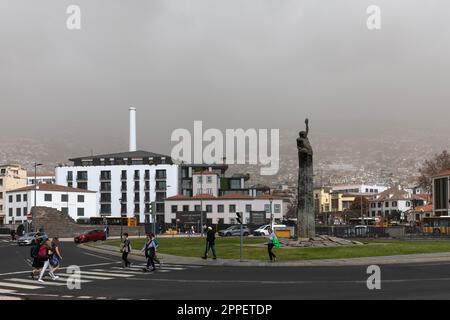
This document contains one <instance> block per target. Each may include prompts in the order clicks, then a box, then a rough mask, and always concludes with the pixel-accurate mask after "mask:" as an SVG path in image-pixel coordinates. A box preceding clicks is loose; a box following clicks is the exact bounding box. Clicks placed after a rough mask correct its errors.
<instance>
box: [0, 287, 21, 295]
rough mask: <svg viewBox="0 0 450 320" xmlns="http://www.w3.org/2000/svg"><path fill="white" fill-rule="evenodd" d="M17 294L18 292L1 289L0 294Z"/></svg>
mask: <svg viewBox="0 0 450 320" xmlns="http://www.w3.org/2000/svg"><path fill="white" fill-rule="evenodd" d="M15 292H17V290H8V289H1V288H0V293H1V294H7V293H15Z"/></svg>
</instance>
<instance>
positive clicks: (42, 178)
mask: <svg viewBox="0 0 450 320" xmlns="http://www.w3.org/2000/svg"><path fill="white" fill-rule="evenodd" d="M55 182H56V177H55V174H54V173H37V174H36V180H35V176H34V172H28V177H27V185H29V186H31V185H35V184H44V183H55Z"/></svg>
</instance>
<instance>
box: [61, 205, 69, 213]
mask: <svg viewBox="0 0 450 320" xmlns="http://www.w3.org/2000/svg"><path fill="white" fill-rule="evenodd" d="M61 212H62V213H64V214H69V208H67V207H62V208H61Z"/></svg>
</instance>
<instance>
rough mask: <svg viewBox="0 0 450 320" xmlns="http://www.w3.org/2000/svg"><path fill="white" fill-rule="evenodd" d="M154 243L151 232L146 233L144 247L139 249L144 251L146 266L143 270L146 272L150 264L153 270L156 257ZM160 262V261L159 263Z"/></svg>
mask: <svg viewBox="0 0 450 320" xmlns="http://www.w3.org/2000/svg"><path fill="white" fill-rule="evenodd" d="M156 247H157V245H156V243H155V241H154V239H153V234H151V233H149V234H148V235H147V241H146V242H145V245H144V248H142V250H141V251H143V252H144V254H145V257H146V258H147V268H144V272H148V271H149V269H150V265H151V266H152V270H150V271H152V272H153V271H155V270H156V268H155V258H156ZM160 264H161V263H160Z"/></svg>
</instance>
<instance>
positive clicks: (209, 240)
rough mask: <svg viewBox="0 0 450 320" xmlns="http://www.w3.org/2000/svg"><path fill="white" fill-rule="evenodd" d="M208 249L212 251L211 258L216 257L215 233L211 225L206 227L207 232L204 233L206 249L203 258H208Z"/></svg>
mask: <svg viewBox="0 0 450 320" xmlns="http://www.w3.org/2000/svg"><path fill="white" fill-rule="evenodd" d="M209 249H211V250H212V252H213V259H214V260H215V259H217V256H216V233H215V232H214V231H213V229H212V228H211V227H208V232H207V233H206V250H205V255H204V256H203V257H202V258H203V259H208V253H209Z"/></svg>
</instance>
